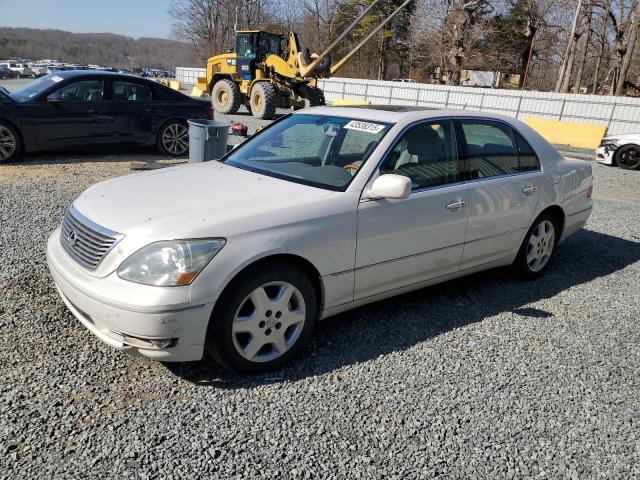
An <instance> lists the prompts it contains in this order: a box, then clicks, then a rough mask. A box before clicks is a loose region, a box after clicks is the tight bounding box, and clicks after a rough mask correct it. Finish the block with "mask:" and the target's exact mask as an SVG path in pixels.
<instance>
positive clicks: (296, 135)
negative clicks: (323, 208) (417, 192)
mask: <svg viewBox="0 0 640 480" xmlns="http://www.w3.org/2000/svg"><path fill="white" fill-rule="evenodd" d="M390 128H391V124H389V123H384V122H377V121H369V120H359V119H356V118H346V117H334V116H329V115H308V114H294V115H289V116H287V117H285V118H283V119H281V120H279V121H278V122H276V123H274V124H273V125H271V126H270V127H269V128H268V129H266V130H265V131H264V132H262V133H259V134H258V135H256V136H255V137H253V138H251V139H250V140H247V141H246V142H245V143H244V144H242V145H241V146H240V147H238V148H236V149H235V150H234V151H233V152H232V153H230V154H229V155H228V156H227V157H226V158H224V159H223V160H222V161H223V162H225V163H227V164H228V165H232V166H234V167H238V168H242V169H245V170H251V171H254V172H258V173H262V174H265V175H269V176H272V177H276V178H281V179H284V180H289V181H292V182H297V183H303V184H305V185H311V186H315V187H320V188H325V189H328V190H337V191H344V190H345V189H346V188H347V186H348V185H349V183H350V182H351V180H352V179H353V177H354V176H355V174H356V173H357V172H358V170H360V168H361V167H362V165H363V164H364V162H366V160H367V159H368V158H369V155H371V153H372V152H373V150H375V148H376V146H377V145H378V144H379V143H380V140H382V138H383V137H384V136H385V134H386V133H387V132H388V131H389V129H390Z"/></svg>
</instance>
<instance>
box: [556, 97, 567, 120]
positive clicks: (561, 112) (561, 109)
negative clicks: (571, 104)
mask: <svg viewBox="0 0 640 480" xmlns="http://www.w3.org/2000/svg"><path fill="white" fill-rule="evenodd" d="M566 103H567V99H566V98H563V99H562V106H561V107H560V118H559V119H558V120H560V121H562V114H563V113H564V105H565V104H566Z"/></svg>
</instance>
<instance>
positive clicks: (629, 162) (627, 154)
mask: <svg viewBox="0 0 640 480" xmlns="http://www.w3.org/2000/svg"><path fill="white" fill-rule="evenodd" d="M616 163H617V164H618V166H619V167H620V168H622V169H624V170H640V147H639V146H638V145H625V146H624V147H621V148H620V149H619V150H618V151H617V152H616Z"/></svg>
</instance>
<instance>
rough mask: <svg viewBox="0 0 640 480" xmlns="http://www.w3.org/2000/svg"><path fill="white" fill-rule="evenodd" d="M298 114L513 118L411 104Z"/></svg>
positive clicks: (320, 109) (509, 120)
mask: <svg viewBox="0 0 640 480" xmlns="http://www.w3.org/2000/svg"><path fill="white" fill-rule="evenodd" d="M296 114H298V115H304V114H319V115H333V116H337V117H347V118H358V119H361V120H369V121H378V122H385V123H398V122H400V121H403V120H408V121H419V120H423V119H429V118H442V117H458V118H459V117H471V118H486V119H493V120H501V121H505V122H507V123H510V124H513V123H514V120H515V119H514V118H512V117H507V116H505V115H500V114H497V113H490V112H475V111H471V110H453V109H443V108H434V107H425V106H413V105H367V106H361V105H357V106H340V107H332V106H323V107H312V108H306V109H304V110H300V111H298V112H296Z"/></svg>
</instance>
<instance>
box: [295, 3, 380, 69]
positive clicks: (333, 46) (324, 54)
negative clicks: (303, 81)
mask: <svg viewBox="0 0 640 480" xmlns="http://www.w3.org/2000/svg"><path fill="white" fill-rule="evenodd" d="M379 1H380V0H375V1H374V2H373V3H372V4H371V5H369V6H368V7H367V8H366V10H365V11H364V12H362V15H360V16H359V17H358V18H356V19H355V20H354V21H353V23H352V24H351V25H349V26H348V27H347V29H346V30H345V31H344V32H342V33H341V34H340V35H338V38H336V39H335V40H334V41H333V43H332V44H331V45H329V46H328V47H327V48H326V49H325V50H324V52H322V53H321V54H320V55H319V56H318V58H316V59H315V60H314V61H313V62H311V63H310V64H309V65H307V66H306V67H305V68H303V69H302V71H301V72H300V74H301V75H302V76H303V77H306V76H307V75H308V74H309V73H311V72H312V71H313V69H314V68H316V67H317V66H318V64H319V63H320V62H321V61H322V59H323V58H324V57H325V56H327V55H328V54H329V52H331V50H333V49H334V48H335V47H336V45H338V43H340V42H341V41H342V40H343V39H344V37H346V36H347V35H348V34H349V32H351V30H353V29H354V28H355V27H356V26H357V25H358V23H359V22H360V20H362V19H363V18H364V16H365V15H366V14H367V13H369V11H370V10H371V9H372V8H373V7H374V6H375V4H376V3H378V2H379Z"/></svg>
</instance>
